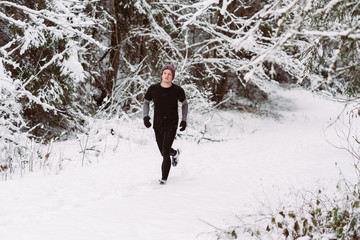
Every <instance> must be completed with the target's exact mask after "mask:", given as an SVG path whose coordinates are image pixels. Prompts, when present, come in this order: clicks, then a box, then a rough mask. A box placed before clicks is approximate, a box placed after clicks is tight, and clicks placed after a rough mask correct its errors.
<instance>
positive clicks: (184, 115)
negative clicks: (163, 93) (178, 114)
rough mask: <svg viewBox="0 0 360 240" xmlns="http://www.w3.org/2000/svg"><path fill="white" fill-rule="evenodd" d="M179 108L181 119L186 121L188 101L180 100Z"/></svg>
mask: <svg viewBox="0 0 360 240" xmlns="http://www.w3.org/2000/svg"><path fill="white" fill-rule="evenodd" d="M181 110H182V119H181V120H182V121H185V122H186V119H187V114H188V110H189V106H188V102H187V100H186V99H185V100H184V101H183V102H182V105H181Z"/></svg>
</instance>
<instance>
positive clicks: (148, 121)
mask: <svg viewBox="0 0 360 240" xmlns="http://www.w3.org/2000/svg"><path fill="white" fill-rule="evenodd" d="M144 125H145V127H147V128H149V127H151V123H150V117H149V116H146V117H144Z"/></svg>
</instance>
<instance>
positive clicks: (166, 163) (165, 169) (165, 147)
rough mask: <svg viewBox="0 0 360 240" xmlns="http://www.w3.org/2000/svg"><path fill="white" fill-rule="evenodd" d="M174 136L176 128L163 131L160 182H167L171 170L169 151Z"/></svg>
mask: <svg viewBox="0 0 360 240" xmlns="http://www.w3.org/2000/svg"><path fill="white" fill-rule="evenodd" d="M175 135H176V128H169V129H165V130H164V134H163V142H162V151H161V152H162V156H163V162H162V165H161V171H162V180H167V178H168V176H169V172H170V168H171V159H170V150H171V145H172V144H173V142H174V139H175Z"/></svg>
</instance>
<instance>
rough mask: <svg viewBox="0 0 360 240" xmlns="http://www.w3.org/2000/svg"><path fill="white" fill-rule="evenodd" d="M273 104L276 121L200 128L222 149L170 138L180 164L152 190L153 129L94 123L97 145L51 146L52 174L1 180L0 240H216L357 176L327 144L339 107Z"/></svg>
mask: <svg viewBox="0 0 360 240" xmlns="http://www.w3.org/2000/svg"><path fill="white" fill-rule="evenodd" d="M273 97H274V99H277V100H275V101H277V102H278V105H279V113H280V114H281V115H282V117H280V119H278V120H274V119H270V118H267V119H265V118H261V117H256V116H252V115H250V114H245V113H236V112H222V111H220V112H218V113H216V114H215V115H214V116H213V118H212V119H211V121H210V122H209V124H208V126H207V129H208V130H209V134H211V135H209V137H213V138H214V139H223V140H226V139H227V140H226V141H220V142H210V141H206V140H203V141H201V142H200V144H197V143H196V142H195V141H193V140H192V138H190V137H186V136H185V135H184V136H183V137H182V138H181V139H177V140H176V141H175V143H174V147H179V148H181V150H182V153H181V159H180V163H179V165H178V167H176V168H172V169H171V171H170V177H169V180H168V184H167V185H164V186H162V185H159V184H158V182H157V181H158V178H159V177H160V165H161V157H160V154H159V152H158V150H157V146H156V144H155V141H154V136H153V131H152V130H151V129H145V127H143V126H142V121H141V120H139V121H138V122H135V123H133V124H132V125H126V124H124V122H117V121H116V120H113V121H109V122H94V123H93V126H94V127H93V130H92V134H91V136H95V137H89V139H87V137H86V136H85V135H84V136H79V140H78V141H76V140H72V141H66V142H62V143H56V144H54V145H53V146H52V149H51V154H50V157H49V164H51V166H49V169H50V167H51V169H55V170H52V172H49V171H47V170H46V168H44V169H43V170H39V171H36V172H35V173H31V174H27V175H26V176H25V177H23V178H20V179H14V180H10V181H3V182H0V232H1V235H0V238H1V239H6V240H55V239H59V240H65V239H67V240H82V239H84V240H100V239H101V240H103V239H106V240H115V239H116V240H138V239H139V240H140V239H141V240H153V239H154V240H190V239H214V238H213V237H212V235H211V234H208V233H210V232H212V231H214V230H215V228H214V227H218V228H223V227H226V226H227V225H231V224H232V219H233V217H234V216H235V215H242V214H249V213H256V212H257V211H258V209H259V207H260V206H261V202H263V201H268V202H269V203H274V202H277V201H281V199H283V198H284V197H285V196H286V193H288V192H290V191H291V192H293V191H297V190H301V189H308V190H314V189H317V188H319V187H325V188H328V189H329V191H331V190H334V189H335V185H336V183H337V182H338V180H339V168H341V170H342V172H343V174H344V175H345V176H347V177H348V178H350V179H353V178H355V174H354V169H353V167H352V163H353V159H352V158H351V156H350V155H349V154H348V153H347V152H345V151H343V150H339V149H337V148H335V147H333V146H331V145H330V144H329V143H328V141H331V142H336V141H337V137H336V134H335V133H334V131H333V129H332V128H330V129H328V130H326V127H327V126H328V124H329V123H330V119H334V118H335V117H336V116H337V114H339V113H340V112H341V110H342V104H341V103H337V102H334V101H329V100H326V99H324V98H321V97H318V96H315V95H313V94H312V93H309V92H306V91H304V90H300V89H293V90H280V89H278V90H277V91H276V93H275V92H274V96H273ZM189 120H191V112H190V114H189ZM111 129H113V134H114V135H112V134H110V132H111ZM95 133H96V134H95ZM189 133H191V128H189V129H188V134H189ZM189 135H190V134H189ZM87 140H88V141H87ZM84 146H86V148H87V149H88V150H87V151H86V152H85V154H83V153H81V152H80V151H81V148H84ZM50 160H51V161H50ZM90 160H91V164H90V163H89V161H90ZM82 162H83V163H84V166H83V167H82V166H81V165H82Z"/></svg>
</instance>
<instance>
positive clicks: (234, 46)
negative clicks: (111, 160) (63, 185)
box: [0, 0, 360, 239]
mask: <svg viewBox="0 0 360 240" xmlns="http://www.w3.org/2000/svg"><path fill="white" fill-rule="evenodd" d="M0 26H1V28H0V91H1V93H0V99H1V101H0V102H1V103H0V139H1V145H0V169H1V170H0V173H1V174H2V176H11V175H12V174H18V172H23V171H24V169H27V170H28V171H30V172H31V171H32V170H33V168H34V165H33V163H34V162H36V161H35V159H38V158H44V157H43V156H40V155H41V154H40V153H39V152H38V151H37V149H40V146H46V145H47V144H49V143H52V142H56V141H64V140H67V139H70V138H71V137H73V136H74V135H76V133H85V134H86V133H87V132H89V131H90V124H89V123H90V122H93V121H94V119H114V118H126V119H128V120H129V121H131V120H135V119H139V118H140V119H141V118H142V104H143V100H144V94H145V92H146V89H147V88H148V87H149V86H150V85H151V84H153V83H157V82H159V81H160V70H161V68H162V66H163V65H165V64H173V65H174V66H175V68H176V78H175V79H174V81H175V82H176V83H177V84H179V85H181V86H182V87H183V88H184V89H185V92H186V94H187V98H188V102H189V106H190V108H191V110H190V111H191V112H194V113H197V114H199V116H204V115H206V114H209V113H210V112H211V111H212V110H214V109H230V110H235V111H239V112H250V113H255V114H258V115H262V116H270V117H271V116H272V113H271V112H268V110H266V109H263V108H262V106H263V105H264V104H271V101H270V100H269V91H270V90H269V89H268V88H267V87H266V83H268V82H272V83H276V84H278V85H279V86H282V87H292V86H296V87H301V88H303V89H306V90H308V91H312V92H321V93H322V94H325V95H326V96H328V97H330V98H333V99H338V98H341V99H345V100H346V101H348V102H350V103H351V104H353V105H354V106H355V111H353V112H352V114H353V115H352V118H351V119H355V118H358V117H359V114H360V110H358V108H359V103H360V102H359V96H360V95H359V94H360V78H359V76H360V46H359V44H360V2H359V1H358V0H108V1H101V0H11V1H1V0H0ZM190 124H191V125H192V128H193V129H196V130H198V131H199V132H200V131H201V130H200V129H204V124H206V123H204V121H203V119H202V118H197V119H193V121H192V122H191V123H190ZM109 134H111V133H110V132H109ZM354 139H355V141H357V142H358V141H359V139H358V138H357V137H355V138H354ZM359 153H360V152H359V151H357V150H356V149H351V154H353V155H356V156H357V157H358V155H357V154H359ZM45 158H46V156H45ZM359 160H360V158H359ZM7 178H8V177H6V179H7ZM3 179H4V177H3ZM355 204H357V205H359V202H357V203H355ZM290 218H291V217H290ZM294 231H295V232H296V228H295V230H294ZM288 234H289V233H288ZM285 235H286V233H285ZM354 239H356V238H354Z"/></svg>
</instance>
